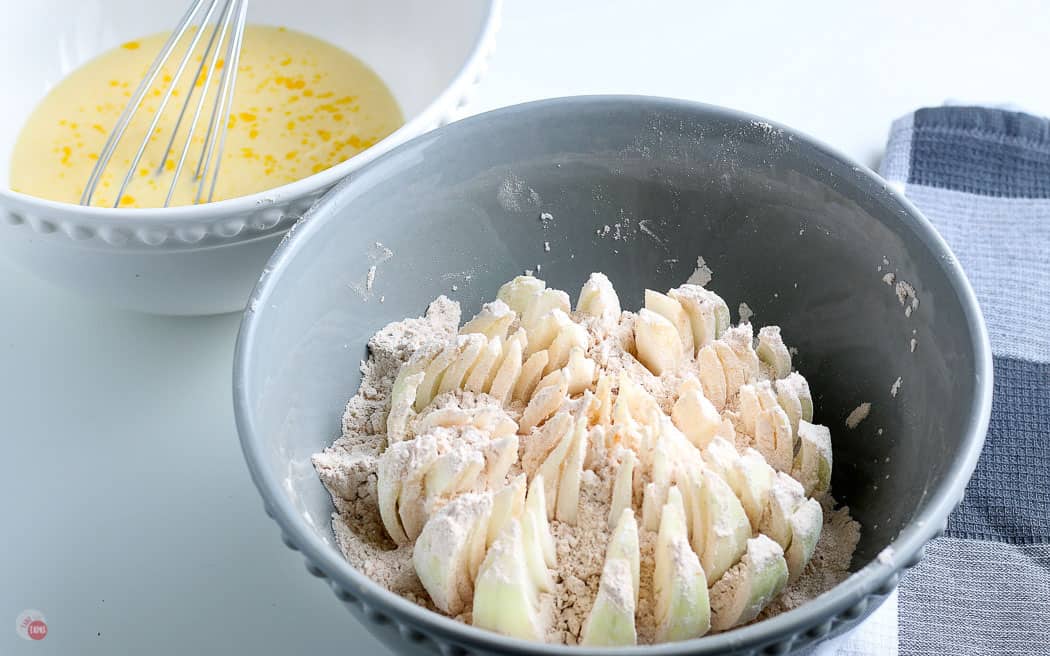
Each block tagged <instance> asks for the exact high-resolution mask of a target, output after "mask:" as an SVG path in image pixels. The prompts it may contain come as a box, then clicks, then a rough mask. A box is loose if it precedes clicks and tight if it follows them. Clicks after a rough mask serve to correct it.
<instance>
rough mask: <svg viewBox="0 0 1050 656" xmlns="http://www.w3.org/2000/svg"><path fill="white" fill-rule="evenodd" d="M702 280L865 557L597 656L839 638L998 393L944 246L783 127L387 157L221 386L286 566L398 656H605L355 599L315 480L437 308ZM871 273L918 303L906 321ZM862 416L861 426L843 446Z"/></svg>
mask: <svg viewBox="0 0 1050 656" xmlns="http://www.w3.org/2000/svg"><path fill="white" fill-rule="evenodd" d="M541 213H543V214H544V215H546V214H549V215H550V217H547V220H540V215H541ZM643 221H645V224H644V227H645V229H644V230H641V229H639V228H638V226H639V224H640V223H641V222H643ZM616 224H619V226H620V228H621V230H620V231H619V233H617V231H615V230H607V229H606V228H607V226H612V225H616ZM625 226H626V227H625ZM386 249H389V251H390V252H392V255H391V256H389V258H387V256H386V255H385V254H386ZM379 253H382V254H383V255H382V256H380V255H379ZM698 256H702V257H703V258H705V261H706V262H707V264H708V266H710V268H711V269H712V270H713V272H714V279H713V281H712V283H711V284H710V285H709V286H710V287H711V288H712V289H714V290H716V291H717V292H718V293H719V294H720V295H722V296H723V297H724V298H725V299H726V300H727V301H728V302H729V305H730V307H736V305H737V304H738V303H741V302H745V301H746V303H747V304H748V305H749V306H750V308H751V309H752V311H753V312H754V313H755V315H756V316H757V317H758V321H759V323H760V324H776V325H779V326H781V328H782V330H783V334H784V339H785V341H786V342H787V343H789V344H792V345H794V346H796V347H797V348H798V356H797V360H796V364H797V367H798V369H799V370H800V371H803V372H805V374H806V377H807V379H808V380H809V382H810V386H811V389H812V392H813V396H814V404H815V406H816V409H817V413H818V415H819V416H820V417H821V418H822V423H825V424H827V425H828V426H830V427H831V428H832V434H833V437H834V447H835V454H834V455H835V467H834V476H833V481H832V487H833V490H834V492H835V495H836V498H838V499H839V500H840V501H841V502H842V503H844V504H847V505H849V506H850V508H851V511H852V513H853V516H854V517H855V518H856V519H858V520H859V521H860V523H861V526H862V534H861V539H860V543H859V545H858V547H857V551H856V553H855V556H854V560H853V563H852V566H851V571H852V572H853V574H852V575H851V576H850V578H848V579H847V580H846V581H845V582H843V583H841V584H840V585H838V586H837V587H835V588H834V589H832V590H831V591H829V592H827V593H825V594H824V595H822V596H820V597H818V598H817V599H815V600H813V601H811V602H809V603H807V604H805V605H803V606H801V607H799V608H797V609H795V610H791V611H789V612H786V613H783V614H781V615H778V616H776V617H773V618H771V619H768V620H764V621H762V622H759V623H756V624H752V625H749V626H745V627H743V628H739V629H735V630H732V631H729V632H726V633H721V634H716V635H709V636H705V637H703V638H700V639H697V640H691V641H686V642H681V643H667V644H661V645H655V646H642V647H635V648H629V649H620V650H613V651H615V652H616V653H628V652H631V653H635V652H636V653H646V654H687V653H688V654H715V653H740V654H752V653H789V652H791V651H795V650H798V649H802V648H804V647H806V646H809V645H812V644H815V643H817V642H820V641H822V640H825V639H827V638H829V637H834V636H837V635H841V634H842V633H844V632H846V631H848V630H849V629H851V628H853V627H855V626H856V625H857V624H858V623H859V622H861V621H862V620H863V619H864V618H865V617H866V616H867V615H868V614H869V613H871V612H872V611H873V610H874V609H875V608H876V607H877V606H878V605H879V604H880V603H881V602H882V601H883V600H884V598H885V597H886V596H887V595H888V594H889V593H890V592H892V590H893V589H894V587H895V586H896V584H897V582H898V580H899V579H900V576H901V575H902V573H903V572H904V570H906V569H907V568H909V567H911V566H913V565H915V564H916V563H917V562H918V560H919V558H920V557H921V553H922V549H923V546H924V545H925V543H926V542H927V541H929V540H930V539H932V538H933V537H935V536H937V535H939V534H940V533H941V532H942V531H943V529H944V527H945V524H946V521H947V516H948V513H949V512H950V511H951V510H952V509H953V508H954V507H955V506H956V505H957V504H958V502H959V500H960V499H961V496H962V494H963V490H964V488H965V486H966V483H967V481H968V480H969V477H970V475H971V474H972V472H973V469H974V466H975V464H976V461H977V457H978V455H979V453H980V450H981V446H982V444H983V440H984V434H985V430H986V428H987V424H988V415H989V410H990V402H991V389H992V388H991V385H992V380H991V376H992V368H991V356H990V348H989V344H988V338H987V334H986V331H985V327H984V323H983V320H982V318H981V315H980V312H979V309H978V306H977V303H976V301H975V298H974V295H973V292H972V290H971V289H970V286H969V284H968V283H967V281H966V279H965V277H964V275H963V272H962V270H961V269H960V267H959V265H958V264H957V262H956V260H955V258H954V257H953V256H952V254H951V252H950V251H949V250H948V247H947V246H946V244H945V243H944V241H943V240H942V239H941V238H940V237H939V236H938V235H937V234H936V232H935V231H934V230H933V228H932V227H931V226H930V224H929V223H928V222H927V221H926V220H925V219H924V218H923V217H922V216H921V215H920V214H919V213H918V211H917V210H916V209H915V208H914V207H913V206H912V205H911V204H910V203H908V202H907V201H906V200H905V199H904V198H902V197H901V196H900V195H899V194H898V193H896V192H895V191H894V190H892V189H890V188H888V187H887V185H886V184H885V182H884V181H883V180H882V179H881V178H879V177H878V176H876V175H875V174H873V173H872V172H870V171H869V170H867V169H866V168H864V167H862V166H860V165H858V164H855V163H853V162H851V161H850V160H848V159H846V158H845V157H843V156H841V155H839V154H837V153H835V152H834V151H832V150H830V149H829V148H827V147H826V146H823V145H821V144H819V143H817V142H815V141H814V140H812V139H810V138H807V137H805V136H803V135H800V134H798V133H797V132H794V131H792V130H790V129H788V128H785V127H782V126H778V125H776V124H773V123H770V122H768V121H764V120H761V119H758V118H755V117H752V116H747V115H743V114H740V113H737V112H733V111H730V110H726V109H721V108H717V107H712V106H708V105H702V104H697V103H692V102H686V101H680V100H670V99H661V98H648V97H631V96H609V97H602V96H600V97H576V98H563V99H554V100H546V101H539V102H534V103H529V104H525V105H519V106H514V107H508V108H504V109H500V110H496V111H493V112H489V113H487V114H482V115H478V116H475V117H471V118H469V119H465V120H463V121H460V122H457V123H455V124H452V125H450V126H447V127H445V128H442V129H440V130H437V131H435V132H431V133H429V134H426V135H423V136H421V137H418V138H416V139H414V140H412V141H411V142H409V143H406V144H403V145H401V146H399V147H398V148H396V149H394V150H393V151H391V152H390V153H388V154H386V155H384V156H383V157H381V158H379V159H377V160H376V161H375V162H373V163H371V164H370V165H369V166H368V167H365V168H364V169H363V170H361V171H360V172H359V173H358V174H356V175H355V178H354V182H353V184H344V185H341V186H339V187H337V188H336V189H335V190H333V191H332V192H331V193H329V194H328V195H327V196H326V197H325V198H324V199H322V200H321V201H320V202H319V203H318V204H317V205H316V206H315V207H314V208H313V209H312V210H311V211H310V212H309V213H308V215H307V217H305V218H304V220H303V221H302V222H301V223H300V224H299V225H298V226H297V227H296V228H295V229H294V230H293V231H292V234H290V236H289V238H288V239H287V241H286V242H285V243H283V244H282V245H281V247H280V248H279V249H278V250H277V252H276V253H275V254H274V256H273V258H272V259H271V261H270V263H269V265H268V267H267V273H266V274H265V275H264V276H263V277H262V279H261V280H260V281H259V284H258V285H257V287H256V289H255V292H254V293H253V296H252V299H251V302H250V305H249V309H248V311H247V312H246V313H245V316H244V319H243V322H242V325H241V332H240V336H239V338H238V343H237V350H236V356H235V366H234V381H233V384H234V404H235V412H236V418H237V426H238V430H239V433H240V439H241V445H242V448H243V450H244V453H245V457H246V460H247V462H248V465H249V468H250V470H251V473H252V477H253V480H254V481H255V484H256V486H257V487H258V489H259V491H260V493H261V494H262V497H263V500H264V505H265V508H266V510H267V512H268V513H269V514H270V515H271V517H273V518H274V519H275V521H276V522H277V523H278V525H279V526H280V528H281V533H282V537H283V539H284V541H285V543H286V544H288V545H289V546H290V547H292V548H293V549H297V550H299V551H301V552H302V553H303V556H304V558H305V560H306V564H307V565H306V566H307V569H308V570H309V571H310V572H311V573H313V574H314V575H316V576H319V577H324V578H326V579H327V580H328V582H329V583H330V585H331V586H332V588H333V590H334V591H335V594H336V596H337V597H338V598H339V599H340V600H342V601H343V602H344V603H345V604H346V606H347V607H348V608H349V609H350V611H351V612H352V613H353V614H354V616H355V617H357V618H358V619H359V620H360V621H362V622H363V623H364V624H365V626H366V627H367V628H368V629H369V630H370V631H372V632H373V633H374V634H375V635H377V636H378V637H379V638H380V639H381V640H383V641H384V642H385V643H386V644H387V645H390V646H391V647H393V648H396V649H400V650H407V651H408V652H409V653H442V654H454V653H478V654H495V653H521V654H572V653H603V650H600V649H590V648H588V649H585V650H582V651H581V648H578V647H567V646H560V645H559V646H555V645H540V644H533V643H527V642H521V641H517V640H512V639H508V638H504V637H502V636H499V635H496V634H493V633H488V632H485V631H481V630H478V629H476V628H474V627H471V626H466V625H463V624H460V623H457V622H455V621H453V620H451V619H448V618H445V617H443V616H441V615H439V614H437V613H433V612H431V611H428V610H425V609H424V608H422V607H419V606H416V605H415V604H413V603H411V602H409V601H407V600H405V599H402V598H400V597H398V596H396V595H394V594H392V593H390V592H388V591H387V590H385V589H383V588H381V587H380V586H378V585H376V584H375V583H373V582H372V581H370V580H369V579H368V578H367V577H365V576H364V575H363V574H361V573H360V572H358V571H357V570H355V569H354V568H353V567H352V566H351V565H350V564H349V563H348V562H347V561H346V560H345V559H344V558H343V556H342V554H341V553H340V551H339V549H338V547H337V545H336V542H335V538H334V536H333V533H332V530H331V528H330V518H331V513H332V510H333V507H332V502H331V499H330V497H329V495H328V493H327V491H326V490H325V489H324V488H323V486H322V485H321V483H320V481H319V479H318V477H317V475H316V473H315V472H314V470H313V468H312V466H311V463H310V456H311V455H312V454H314V453H316V452H319V451H320V450H321V449H322V448H324V447H325V446H327V445H329V444H330V443H331V442H332V441H333V439H334V438H335V437H337V436H338V434H339V432H340V418H341V415H342V411H343V407H344V405H345V403H346V401H347V399H348V398H349V397H350V396H352V395H353V394H354V392H355V390H356V389H357V386H358V383H359V382H360V373H359V364H360V362H361V360H363V359H365V358H366V357H367V349H366V343H367V340H368V338H369V337H370V336H371V335H372V334H373V333H374V332H376V331H377V330H378V329H379V328H381V327H383V326H384V325H386V324H387V323H389V322H392V321H400V320H401V319H403V318H405V317H414V316H418V315H420V314H421V313H422V312H423V310H424V309H425V308H426V306H427V304H428V303H429V301H430V300H432V299H433V298H435V297H436V296H438V295H440V294H446V295H448V296H449V297H451V298H453V299H454V300H458V301H459V302H460V303H461V304H462V306H463V314H464V316H466V317H469V316H471V315H472V314H473V313H474V312H476V311H477V310H478V309H479V307H480V304H481V303H482V301H484V300H488V299H490V298H492V297H493V296H494V294H495V291H496V289H497V288H498V286H499V285H500V284H501V283H502V282H504V281H506V280H508V279H510V278H512V277H513V276H515V275H519V274H520V273H522V271H523V270H526V269H532V270H538V271H539V273H538V274H537V275H539V276H541V277H542V278H544V279H546V280H547V282H548V284H549V285H550V286H552V287H556V288H561V289H576V288H578V287H579V285H580V284H582V282H583V281H584V280H585V279H586V277H587V275H588V274H589V273H590V272H592V271H602V272H604V273H606V274H607V275H608V276H609V277H610V278H611V279H612V282H613V284H614V286H615V288H616V290H617V291H618V292H619V293H620V294H621V299H622V301H623V304H624V306H625V307H637V306H638V305H639V304H640V299H641V296H642V291H643V289H644V288H646V287H649V288H653V289H666V288H668V287H671V286H675V285H677V284H679V283H681V282H682V281H684V280H685V279H686V277H687V276H689V275H690V273H691V272H692V271H693V269H694V267H695V265H696V263H697V257H698ZM371 267H375V269H374V272H373V273H374V275H373V276H372V285H371V286H370V287H368V286H365V285H363V284H362V283H363V282H365V281H366V280H367V278H368V276H369V269H370V268H371ZM886 272H893V273H894V275H895V277H896V279H897V280H902V281H906V282H907V283H908V284H910V285H911V287H912V289H913V290H914V297H915V298H917V299H918V302H917V303H908V307H907V308H906V307H904V306H903V305H902V304H901V301H900V300H899V299H898V297H897V294H896V293H895V289H894V288H893V287H892V286H888V285H887V284H885V282H884V281H883V275H884V274H885V273H886ZM912 305H914V307H912ZM913 338H914V339H916V340H917V343H918V346H917V348H915V349H914V351H913V350H912V349H911V348H910V341H911V340H912V339H913ZM898 378H900V380H901V383H900V384H897V385H894V383H895V381H896V380H897V379H898ZM891 387H893V388H895V392H891ZM863 402H870V403H871V411H870V414H869V415H868V417H867V418H866V419H865V420H864V421H863V422H861V423H860V424H859V425H858V426H857V427H856V428H854V429H852V430H847V429H846V428H844V423H845V419H846V417H847V416H848V415H849V414H850V412H851V411H853V410H854V409H855V408H856V407H857V406H858V405H859V404H861V403H863Z"/></svg>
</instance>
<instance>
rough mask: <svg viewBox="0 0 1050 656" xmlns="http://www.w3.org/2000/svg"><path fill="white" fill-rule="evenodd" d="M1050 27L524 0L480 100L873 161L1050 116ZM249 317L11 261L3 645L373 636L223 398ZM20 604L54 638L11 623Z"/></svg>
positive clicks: (336, 645) (800, 7) (223, 649)
mask: <svg viewBox="0 0 1050 656" xmlns="http://www.w3.org/2000/svg"><path fill="white" fill-rule="evenodd" d="M1048 34H1050V7H1048V6H1047V5H1046V4H1044V3H1041V2H1036V1H1034V0H1033V1H1032V2H1003V3H983V2H958V1H955V2H951V1H945V2H918V1H915V0H911V1H908V2H873V3H865V4H864V5H861V4H860V3H852V2H831V1H828V2H819V3H816V2H799V3H780V2H777V3H773V2H770V3H758V4H754V3H740V2H725V3H707V2H704V3H701V2H675V3H672V2H646V3H642V2H599V1H591V2H574V3H570V2H566V1H564V0H563V1H561V2H558V1H554V0H542V1H541V0H532V1H524V0H510V1H509V2H508V3H507V6H506V7H505V12H504V20H503V28H502V30H501V32H500V34H499V35H498V37H497V47H496V54H495V56H494V57H493V59H492V62H491V68H490V70H489V73H488V75H487V77H486V78H485V80H484V81H483V83H482V86H481V88H479V89H478V93H477V96H476V99H475V102H474V104H473V105H471V107H470V111H481V110H484V109H489V108H493V107H498V106H501V105H506V104H511V103H514V102H519V101H524V100H530V99H535V98H542V97H548V96H559V95H569V94H576V93H641V94H653V95H666V96H679V97H683V98H690V99H695V100H702V101H705V102H710V103H715V104H720V105H727V106H731V107H735V108H737V109H741V110H745V111H749V112H753V113H757V114H761V115H764V116H766V117H768V118H770V119H772V120H775V121H778V122H781V123H784V124H787V125H790V126H793V127H796V128H798V129H801V130H802V131H804V132H808V133H810V134H811V135H814V136H816V137H818V138H820V139H822V140H824V141H826V142H828V143H830V144H831V145H833V146H835V147H838V148H839V149H841V150H844V151H845V152H846V153H847V154H849V155H851V156H853V157H855V158H856V159H858V160H860V161H861V162H863V163H865V164H868V165H874V164H876V163H877V161H878V158H879V154H880V151H881V147H882V144H883V143H884V141H885V137H886V134H887V131H888V128H889V124H890V122H891V120H892V119H894V118H896V117H897V116H900V115H902V114H904V113H906V112H908V111H910V110H912V109H914V108H916V107H919V106H922V105H930V104H939V103H941V102H943V101H944V100H946V99H959V100H965V101H984V102H1011V103H1015V104H1017V105H1020V106H1023V107H1025V108H1028V109H1029V110H1031V111H1035V112H1041V113H1050V84H1047V82H1046V71H1045V65H1046V62H1047V61H1050V57H1048V55H1050V53H1048V50H1050V46H1048V40H1047V35H1048ZM7 65H11V64H10V63H8V64H7ZM237 321H238V318H237V317H236V316H232V315H230V316H223V317H210V318H199V319H168V318H159V317H147V316H141V315H135V314H129V313H124V312H117V311H111V310H108V309H105V308H101V307H97V306H93V305H89V304H87V303H86V302H84V301H82V300H80V299H78V298H74V297H71V296H69V295H67V294H65V293H63V292H59V291H56V290H53V289H51V288H50V287H47V286H45V285H44V284H42V283H39V282H36V281H35V280H33V279H31V278H29V277H27V276H25V275H23V274H21V273H19V272H17V271H15V270H14V269H12V268H11V267H10V266H9V265H8V264H6V263H5V262H2V261H0V438H2V440H0V520H2V522H3V526H4V530H3V533H2V534H0V654H5V655H6V654H73V653H78V654H125V653H149V654H185V653H230V652H235V653H246V654H248V653H250V654H260V655H269V654H283V653H290V652H295V653H330V654H336V653H354V654H369V653H379V647H378V645H377V643H375V642H374V641H373V640H372V639H371V638H369V637H368V636H367V634H366V633H365V631H364V630H363V629H362V628H361V627H359V626H358V625H357V624H356V623H355V622H354V621H353V620H352V619H351V618H350V616H349V614H348V613H347V612H346V611H345V610H344V609H343V608H342V607H341V606H340V604H338V603H337V602H336V600H335V598H334V597H333V596H332V594H331V593H330V591H329V589H328V588H327V586H325V585H324V584H323V583H321V582H319V581H317V580H316V579H313V578H312V577H310V576H309V575H307V573H306V571H305V570H304V568H303V566H302V560H301V558H300V556H299V555H297V554H294V553H292V552H290V551H288V550H287V549H286V548H285V547H284V546H283V545H282V544H281V542H280V540H279V538H278V533H277V529H276V526H275V525H274V524H272V522H270V521H269V519H267V518H266V517H265V516H264V514H263V512H262V504H261V502H260V500H259V498H258V495H257V493H256V491H255V489H254V487H253V486H252V485H251V483H250V481H249V479H248V475H247V472H246V470H245V467H244V464H243V461H242V459H241V455H240V449H239V447H238V444H237V439H236V433H235V430H234V426H233V417H232V411H231V407H230V363H231V359H232V350H233V341H234V338H235V335H236V330H237ZM27 608H35V609H39V610H40V611H42V612H43V613H44V615H45V616H46V617H47V621H48V625H49V629H50V633H49V635H48V637H47V638H46V639H45V640H44V641H42V642H40V643H30V642H28V641H25V640H23V639H21V638H19V637H17V635H16V634H15V631H14V624H15V618H16V617H17V616H18V615H19V613H20V612H22V611H23V610H24V609H27ZM5 618H7V619H5ZM5 625H7V627H8V628H7V629H4V628H3V627H4V626H5Z"/></svg>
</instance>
